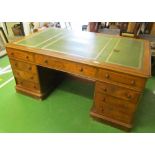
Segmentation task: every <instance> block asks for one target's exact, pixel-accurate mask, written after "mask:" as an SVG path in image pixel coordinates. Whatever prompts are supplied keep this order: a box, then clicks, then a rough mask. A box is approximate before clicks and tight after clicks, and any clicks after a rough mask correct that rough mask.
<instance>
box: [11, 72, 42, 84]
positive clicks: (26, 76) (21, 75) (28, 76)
mask: <svg viewBox="0 0 155 155" xmlns="http://www.w3.org/2000/svg"><path fill="white" fill-rule="evenodd" d="M13 73H14V75H15V77H18V78H21V79H24V80H27V81H32V82H35V83H39V80H38V76H37V75H35V74H32V73H29V72H24V71H20V70H13Z"/></svg>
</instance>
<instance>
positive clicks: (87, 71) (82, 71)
mask: <svg viewBox="0 0 155 155" xmlns="http://www.w3.org/2000/svg"><path fill="white" fill-rule="evenodd" d="M73 72H75V73H76V74H79V75H82V76H86V77H88V78H89V77H94V78H95V76H96V68H94V67H91V66H87V65H82V64H77V65H76V69H75V71H73Z"/></svg>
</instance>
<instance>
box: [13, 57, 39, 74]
mask: <svg viewBox="0 0 155 155" xmlns="http://www.w3.org/2000/svg"><path fill="white" fill-rule="evenodd" d="M10 63H11V66H12V68H13V69H17V70H23V71H26V72H31V73H34V74H36V73H37V69H36V66H35V65H32V64H28V63H24V62H22V61H17V60H11V59H10Z"/></svg>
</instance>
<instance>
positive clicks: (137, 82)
mask: <svg viewBox="0 0 155 155" xmlns="http://www.w3.org/2000/svg"><path fill="white" fill-rule="evenodd" d="M97 78H98V79H100V80H103V81H109V82H110V81H111V82H112V81H114V82H118V83H122V84H126V85H129V86H131V87H133V88H134V87H135V88H137V89H139V90H143V89H144V86H145V82H146V79H145V78H140V77H136V76H132V75H127V74H124V73H117V72H112V71H109V70H106V69H99V71H98V73H97Z"/></svg>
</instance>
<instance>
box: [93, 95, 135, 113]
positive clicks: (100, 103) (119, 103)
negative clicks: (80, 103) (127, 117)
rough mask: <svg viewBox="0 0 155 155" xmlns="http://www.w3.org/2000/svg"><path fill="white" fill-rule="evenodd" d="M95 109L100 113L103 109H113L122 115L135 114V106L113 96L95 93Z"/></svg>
mask: <svg viewBox="0 0 155 155" xmlns="http://www.w3.org/2000/svg"><path fill="white" fill-rule="evenodd" d="M95 107H96V108H97V111H98V112H101V111H102V108H103V107H104V108H106V107H109V108H114V109H115V110H116V111H118V112H119V113H122V114H132V113H133V112H135V109H136V107H137V104H135V103H131V102H128V101H126V100H122V99H119V98H116V97H113V96H109V95H105V94H101V93H96V94H95Z"/></svg>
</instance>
